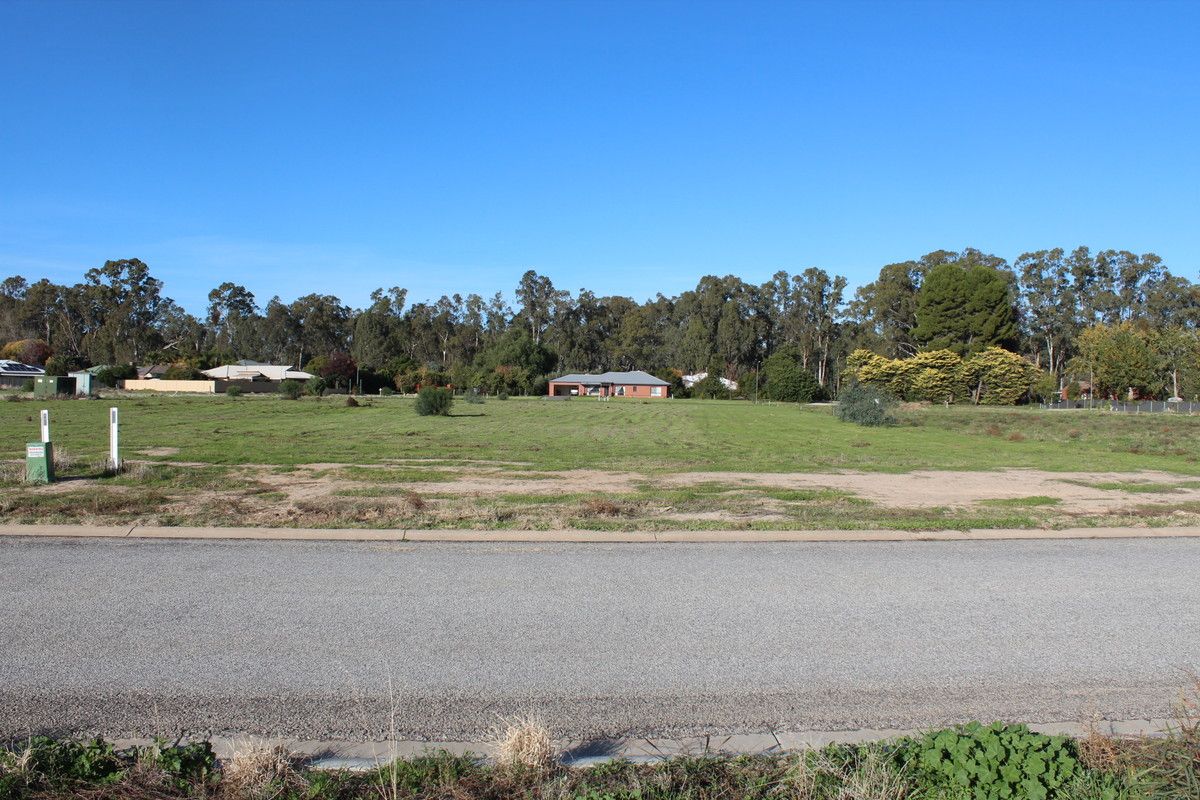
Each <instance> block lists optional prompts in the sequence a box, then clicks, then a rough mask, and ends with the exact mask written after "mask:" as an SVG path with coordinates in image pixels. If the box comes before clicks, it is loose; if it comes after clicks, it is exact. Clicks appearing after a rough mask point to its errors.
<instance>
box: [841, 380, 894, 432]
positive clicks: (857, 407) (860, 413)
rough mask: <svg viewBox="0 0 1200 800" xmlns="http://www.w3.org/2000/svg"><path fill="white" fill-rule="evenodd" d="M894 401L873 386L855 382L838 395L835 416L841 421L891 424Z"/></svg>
mask: <svg viewBox="0 0 1200 800" xmlns="http://www.w3.org/2000/svg"><path fill="white" fill-rule="evenodd" d="M895 405H896V401H895V399H894V398H892V396H891V395H889V394H885V393H883V392H881V391H880V390H878V389H876V388H875V387H874V386H864V385H862V384H861V383H859V384H855V385H853V386H851V387H850V388H848V389H846V390H844V391H843V392H842V393H841V394H840V395H838V404H837V417H838V419H840V420H841V421H842V422H853V423H855V424H857V425H867V426H871V427H874V426H877V425H893V424H895V422H896V418H895V416H894V415H893V414H892V409H893V408H894V407H895Z"/></svg>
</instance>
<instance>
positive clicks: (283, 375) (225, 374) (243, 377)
mask: <svg viewBox="0 0 1200 800" xmlns="http://www.w3.org/2000/svg"><path fill="white" fill-rule="evenodd" d="M202 372H203V373H204V374H205V375H207V376H208V377H210V378H216V379H217V380H223V381H252V380H254V379H255V378H265V379H267V380H269V381H283V380H298V381H306V380H308V379H309V378H311V377H313V375H312V374H311V373H309V372H304V371H302V370H298V369H293V368H292V367H291V366H290V365H285V364H253V363H252V364H225V365H224V366H220V367H213V368H212V369H206V370H202Z"/></svg>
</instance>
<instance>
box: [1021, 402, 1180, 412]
mask: <svg viewBox="0 0 1200 800" xmlns="http://www.w3.org/2000/svg"><path fill="white" fill-rule="evenodd" d="M1042 408H1047V409H1064V410H1074V409H1099V410H1101V411H1120V412H1123V413H1126V414H1162V413H1168V414H1172V413H1175V414H1200V402H1193V401H1191V400H1181V401H1178V402H1170V401H1167V400H1130V401H1127V402H1126V401H1123V400H1060V401H1059V402H1057V403H1042Z"/></svg>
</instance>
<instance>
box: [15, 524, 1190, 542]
mask: <svg viewBox="0 0 1200 800" xmlns="http://www.w3.org/2000/svg"><path fill="white" fill-rule="evenodd" d="M0 536H35V537H36V536H45V537H82V538H116V539H214V540H221V539H253V540H261V541H313V542H488V543H495V542H531V543H553V542H565V543H571V542H575V543H586V544H606V543H635V544H653V543H656V542H677V543H731V542H964V541H998V540H1011V539H1047V540H1060V539H1164V538H1200V527H1195V526H1193V527H1180V528H1064V529H1062V530H1044V529H1016V528H984V529H974V530H967V531H895V530H813V531H760V530H730V531H587V530H548V531H518V530H450V529H445V530H397V529H379V528H186V527H166V526H153V525H122V526H103V525H0Z"/></svg>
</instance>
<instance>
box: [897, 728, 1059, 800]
mask: <svg viewBox="0 0 1200 800" xmlns="http://www.w3.org/2000/svg"><path fill="white" fill-rule="evenodd" d="M900 753H901V758H902V759H903V760H905V761H906V762H907V763H908V764H909V765H910V766H911V767H913V768H914V769H915V770H916V771H917V773H918V775H920V777H921V778H922V779H923V781H924V782H925V783H927V784H929V785H931V786H932V787H936V788H938V789H944V790H946V791H947V792H955V791H957V792H959V793H962V794H964V795H965V796H966V797H969V798H971V800H1010V798H1011V800H1055V798H1059V797H1065V796H1066V795H1065V788H1066V787H1067V786H1068V785H1069V784H1070V783H1071V782H1072V780H1073V779H1074V778H1075V777H1076V775H1078V774H1079V773H1080V772H1081V771H1082V768H1081V766H1080V764H1079V761H1078V760H1077V759H1076V758H1075V752H1074V748H1073V746H1072V745H1071V741H1070V739H1068V738H1067V737H1065V736H1046V735H1043V734H1040V733H1034V732H1033V731H1031V730H1029V728H1027V727H1026V726H1024V725H1005V724H1003V723H999V722H997V723H994V724H992V725H988V726H984V725H981V724H980V723H978V722H971V723H968V724H967V725H962V726H960V727H957V728H949V729H946V730H942V731H935V732H933V733H929V734H927V735H926V736H925V737H924V738H921V739H917V740H913V741H912V742H911V743H910V744H908V745H907V746H905V747H902V748H901V750H900Z"/></svg>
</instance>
